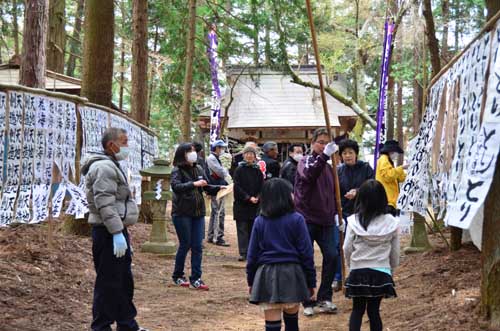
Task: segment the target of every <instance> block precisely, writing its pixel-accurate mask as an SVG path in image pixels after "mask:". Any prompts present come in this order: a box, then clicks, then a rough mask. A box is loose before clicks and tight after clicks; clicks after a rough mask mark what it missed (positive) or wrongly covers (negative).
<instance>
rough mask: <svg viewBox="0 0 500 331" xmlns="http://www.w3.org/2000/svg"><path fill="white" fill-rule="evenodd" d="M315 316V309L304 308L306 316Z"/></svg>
mask: <svg viewBox="0 0 500 331" xmlns="http://www.w3.org/2000/svg"><path fill="white" fill-rule="evenodd" d="M312 315H314V308H313V307H305V308H304V316H309V317H310V316H312Z"/></svg>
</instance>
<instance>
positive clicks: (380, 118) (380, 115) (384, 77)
mask: <svg viewBox="0 0 500 331" xmlns="http://www.w3.org/2000/svg"><path fill="white" fill-rule="evenodd" d="M393 32H394V23H392V22H389V21H387V20H386V21H385V34H384V50H383V53H382V63H381V65H380V71H381V73H380V90H379V99H378V109H377V131H376V138H375V154H374V156H373V158H374V160H373V169H374V170H375V171H376V170H377V160H378V157H379V154H380V148H379V145H380V143H381V142H382V139H383V136H384V134H385V125H384V112H385V93H386V91H387V83H388V80H389V63H390V61H391V44H392V35H393Z"/></svg>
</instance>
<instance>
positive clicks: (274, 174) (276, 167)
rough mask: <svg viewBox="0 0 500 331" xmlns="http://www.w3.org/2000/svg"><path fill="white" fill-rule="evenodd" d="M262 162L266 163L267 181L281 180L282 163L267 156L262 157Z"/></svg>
mask: <svg viewBox="0 0 500 331" xmlns="http://www.w3.org/2000/svg"><path fill="white" fill-rule="evenodd" d="M262 161H264V162H266V179H271V178H279V176H280V168H281V166H280V163H279V162H278V161H276V160H275V159H273V158H270V157H269V156H267V155H266V154H264V155H263V156H262Z"/></svg>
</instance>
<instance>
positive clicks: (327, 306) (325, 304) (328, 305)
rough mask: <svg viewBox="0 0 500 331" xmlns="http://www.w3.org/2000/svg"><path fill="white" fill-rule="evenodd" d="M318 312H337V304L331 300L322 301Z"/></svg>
mask: <svg viewBox="0 0 500 331" xmlns="http://www.w3.org/2000/svg"><path fill="white" fill-rule="evenodd" d="M318 312H320V313H326V314H336V313H337V306H335V304H334V303H333V302H331V301H321V302H320V303H319V305H318Z"/></svg>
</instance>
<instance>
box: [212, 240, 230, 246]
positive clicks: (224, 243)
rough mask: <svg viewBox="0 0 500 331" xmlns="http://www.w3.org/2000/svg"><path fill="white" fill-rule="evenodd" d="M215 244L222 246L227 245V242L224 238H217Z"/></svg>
mask: <svg viewBox="0 0 500 331" xmlns="http://www.w3.org/2000/svg"><path fill="white" fill-rule="evenodd" d="M215 244H216V245H217V246H222V247H229V244H228V243H227V242H225V241H224V240H219V241H217V242H216V243H215Z"/></svg>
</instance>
